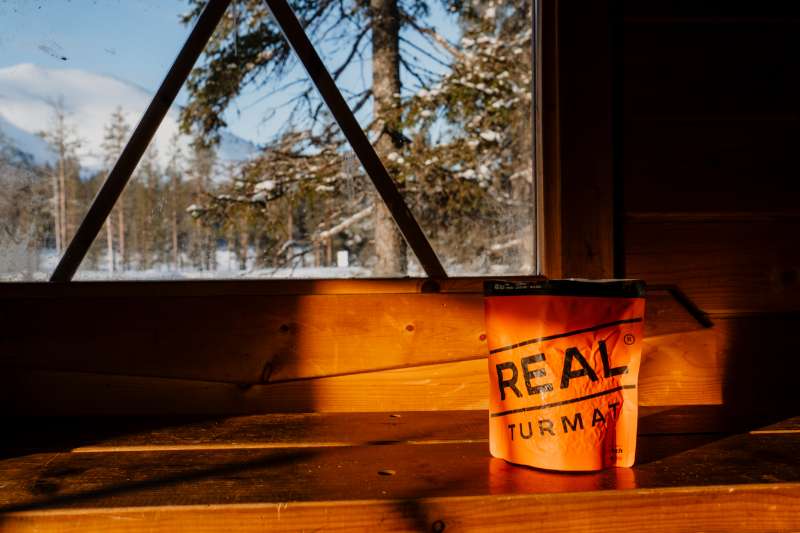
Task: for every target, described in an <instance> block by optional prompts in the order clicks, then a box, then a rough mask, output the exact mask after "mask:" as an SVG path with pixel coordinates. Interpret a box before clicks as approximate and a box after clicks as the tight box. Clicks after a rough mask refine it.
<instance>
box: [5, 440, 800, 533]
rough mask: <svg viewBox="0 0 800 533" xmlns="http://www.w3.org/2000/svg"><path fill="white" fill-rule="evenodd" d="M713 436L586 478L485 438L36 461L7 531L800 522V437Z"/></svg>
mask: <svg viewBox="0 0 800 533" xmlns="http://www.w3.org/2000/svg"><path fill="white" fill-rule="evenodd" d="M712 438H713V437H712ZM708 442H709V437H708V436H698V435H693V436H666V437H665V436H658V437H643V438H641V439H640V442H639V445H638V446H639V449H638V452H639V453H638V457H637V466H635V467H634V468H632V469H624V468H620V469H608V470H605V471H601V472H595V473H588V474H583V475H578V476H576V475H574V474H573V475H570V474H559V473H551V472H544V471H540V470H535V469H528V468H520V467H515V466H512V465H510V464H508V463H506V462H505V461H502V460H498V459H493V458H491V457H489V455H488V450H487V447H486V444H485V443H476V444H464V443H443V444H428V445H416V446H410V445H377V446H351V447H336V448H334V447H328V448H285V449H276V450H211V451H191V452H176V451H161V452H136V453H114V452H111V453H66V454H33V455H27V456H24V457H16V458H8V459H5V460H3V461H0V477H1V478H2V483H0V520H2V522H0V525H2V527H3V530H4V531H7V530H11V529H9V528H10V527H12V526H13V527H19V528H20V529H19V530H24V529H22V528H28V529H29V530H30V529H33V528H40V529H38V531H46V530H54V529H55V528H56V527H57V526H58V525H59V523H58V522H57V521H56V519H57V518H58V519H60V520H61V525H62V526H63V525H65V524H67V523H72V524H76V526H77V525H78V524H79V525H80V526H82V527H83V529H82V530H87V529H88V528H98V527H100V526H101V525H106V526H109V527H110V528H111V529H110V530H111V531H114V530H119V531H126V530H129V529H125V528H127V527H128V526H131V527H133V526H136V527H137V528H138V529H139V530H141V529H142V528H143V527H151V528H154V529H151V530H164V531H167V530H169V531H172V530H181V529H189V528H191V527H197V526H198V524H201V522H200V521H201V520H203V519H205V518H206V516H207V515H205V514H204V511H207V510H209V507H208V506H212V507H211V509H212V510H214V511H215V512H216V515H217V517H218V519H219V520H220V521H219V522H212V523H216V524H217V525H218V526H219V527H223V526H224V525H227V528H230V527H235V526H236V525H239V524H245V523H246V524H250V525H251V526H255V525H257V526H258V527H259V528H260V530H264V529H270V530H271V529H272V528H271V526H273V525H274V526H278V527H283V528H287V529H296V528H297V527H298V526H301V527H302V526H303V525H308V524H310V521H311V520H318V521H317V522H316V523H315V524H314V526H315V527H334V526H337V525H338V526H352V525H353V524H364V525H372V526H377V525H378V524H380V526H379V527H380V528H381V529H382V530H383V529H387V528H388V529H391V528H402V529H409V528H410V529H415V530H429V529H430V528H431V527H433V528H434V530H438V531H441V530H442V526H445V527H447V528H452V529H456V530H457V529H459V528H460V527H464V528H469V527H474V528H477V527H484V528H485V527H487V526H488V525H495V524H501V525H503V526H505V527H507V529H508V530H511V528H512V527H513V529H514V530H518V529H519V524H520V523H525V524H527V525H531V524H533V525H537V524H538V525H539V526H540V527H545V526H547V527H548V529H554V528H555V529H556V530H557V531H565V530H573V528H574V527H576V526H578V527H581V525H582V527H584V528H587V527H590V528H591V530H592V531H597V530H601V531H641V530H646V529H653V528H654V527H656V526H658V528H659V529H660V530H663V529H664V528H667V529H670V530H681V529H685V528H691V529H693V530H696V529H704V530H717V529H719V530H722V529H736V530H739V531H744V530H764V529H765V528H766V529H771V528H786V529H792V528H794V527H797V526H798V525H800V506H798V505H797V503H798V500H799V499H800V483H798V482H800V466H798V463H797V461H796V460H795V458H796V456H797V454H798V453H800V439H798V438H787V437H785V436H772V435H740V436H736V437H730V438H727V439H722V440H717V441H716V442H711V443H708ZM764 483H769V485H765V484H764ZM621 489H625V490H626V492H625V493H624V497H621V494H620V493H619V492H618V491H619V490H621ZM286 502H288V503H286ZM467 504H469V505H467ZM676 505H680V508H681V512H680V513H675V511H674V510H675V507H676ZM256 510H258V511H260V512H258V513H256V512H255V511H256ZM323 510H324V514H323ZM712 510H713V512H711V511H712ZM198 512H199V514H196V513H198ZM239 513H243V516H242V515H240V514H239ZM223 517H224V518H225V519H227V520H225V521H222V520H221V519H222V518H223ZM589 517H593V520H588V518H589ZM732 517H733V518H735V519H736V522H731V521H730V520H732ZM67 518H71V520H69V521H67V520H66V519H67ZM532 519H533V520H534V521H533V522H531V520H532ZM387 520H388V521H389V522H388V523H387ZM436 521H440V525H439V526H435V525H434V523H435V522H436ZM537 521H540V522H537ZM203 525H204V526H209V525H210V524H208V523H203ZM156 527H158V528H162V529H155V528H156ZM170 527H171V528H173V529H164V528H170ZM45 528H50V529H45ZM115 528H117V529H115ZM437 528H438V529H437ZM60 530H61V531H63V530H64V529H63V528H62V529H60ZM76 530H77V529H76ZM587 530H588V529H587Z"/></svg>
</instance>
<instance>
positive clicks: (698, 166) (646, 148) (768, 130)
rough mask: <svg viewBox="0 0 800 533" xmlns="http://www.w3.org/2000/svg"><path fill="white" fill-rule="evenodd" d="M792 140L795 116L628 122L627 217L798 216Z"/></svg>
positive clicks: (797, 125) (799, 121) (799, 129)
mask: <svg viewBox="0 0 800 533" xmlns="http://www.w3.org/2000/svg"><path fill="white" fill-rule="evenodd" d="M781 57H782V56H781ZM678 79H679V78H678ZM687 87H689V86H687ZM732 94H736V95H737V98H741V96H740V95H739V93H738V92H736V91H733V93H732ZM627 96H628V95H627V93H626V99H627ZM662 100H670V99H662ZM797 141H800V113H798V114H797V116H796V117H794V118H791V117H786V118H783V119H780V120H779V119H777V118H776V119H774V120H765V119H764V118H760V117H739V118H730V119H726V120H721V119H720V120H711V119H708V118H704V117H694V116H691V115H690V116H684V117H680V116H675V115H670V116H668V117H665V118H663V119H662V118H659V117H652V118H646V119H637V120H626V121H625V123H624V138H623V143H624V149H625V160H624V164H623V168H622V170H623V173H624V186H625V187H624V188H625V206H626V210H628V211H635V212H656V213H664V212H667V213H669V212H672V211H679V212H695V211H697V212H701V213H707V212H720V213H726V212H751V213H752V212H756V213H758V212H767V213H773V212H778V213H780V212H788V213H797V212H798V209H797V206H798V200H800V186H799V185H798V183H797V180H796V179H795V176H796V175H797V172H798V161H797V160H796V158H794V157H793V151H792V149H793V146H795V145H796V143H797Z"/></svg>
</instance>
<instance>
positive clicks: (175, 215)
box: [171, 173, 180, 271]
mask: <svg viewBox="0 0 800 533" xmlns="http://www.w3.org/2000/svg"><path fill="white" fill-rule="evenodd" d="M171 216H172V268H173V270H176V271H177V270H178V269H179V268H180V265H179V264H178V263H179V252H178V174H177V173H173V174H172V213H171Z"/></svg>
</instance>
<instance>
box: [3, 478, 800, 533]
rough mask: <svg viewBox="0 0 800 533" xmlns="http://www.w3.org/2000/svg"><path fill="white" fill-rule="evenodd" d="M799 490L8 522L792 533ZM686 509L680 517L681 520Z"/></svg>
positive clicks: (522, 497)
mask: <svg viewBox="0 0 800 533" xmlns="http://www.w3.org/2000/svg"><path fill="white" fill-rule="evenodd" d="M798 494H799V492H798V486H797V485H796V484H790V485H785V484H782V485H779V484H772V485H751V486H745V487H736V488H731V487H708V488H681V489H662V490H658V491H651V490H630V491H626V492H625V496H624V497H620V495H618V494H603V495H602V496H597V495H595V494H580V493H579V494H571V495H569V496H568V497H567V496H560V495H559V496H552V495H537V494H519V495H515V496H475V497H457V498H451V497H445V498H420V499H417V500H413V501H405V500H400V501H392V500H388V501H386V500H380V501H362V502H333V503H325V504H318V503H295V502H292V503H288V502H286V503H283V502H281V503H274V504H272V503H269V504H241V505H208V506H207V505H202V506H188V505H187V506H162V507H145V508H113V509H103V510H88V511H83V510H81V511H36V512H29V513H11V514H7V515H5V516H4V517H3V521H2V526H3V531H6V532H7V533H18V532H31V531H36V532H37V533H47V532H57V533H84V532H85V531H103V532H107V533H133V532H139V531H141V530H142V529H143V528H147V530H148V531H152V532H170V533H171V532H182V531H187V532H195V531H231V530H233V531H241V532H243V533H251V532H252V533H261V532H262V531H286V532H295V531H330V530H336V531H341V530H352V531H365V530H380V531H442V530H443V529H442V528H443V527H444V528H446V530H451V529H452V530H454V531H485V530H486V528H487V527H489V526H490V527H491V530H492V531H498V532H506V531H507V532H510V533H514V532H517V531H519V528H520V524H525V526H526V527H531V528H537V529H539V528H541V529H547V530H548V531H552V532H555V533H560V532H578V533H580V532H593V533H594V532H597V533H638V532H648V531H653V532H660V531H664V530H670V531H720V532H722V531H740V532H749V531H753V532H759V533H760V532H763V531H791V530H794V529H797V528H798V527H800V518H798V512H797V509H798ZM676 509H680V512H676V511H675V510H676Z"/></svg>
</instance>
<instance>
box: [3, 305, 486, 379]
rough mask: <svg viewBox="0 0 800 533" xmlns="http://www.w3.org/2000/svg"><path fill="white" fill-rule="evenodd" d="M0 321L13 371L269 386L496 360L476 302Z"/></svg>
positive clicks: (14, 312) (64, 308)
mask: <svg viewBox="0 0 800 533" xmlns="http://www.w3.org/2000/svg"><path fill="white" fill-rule="evenodd" d="M111 310H115V312H112V311H111ZM0 315H1V316H3V317H4V318H5V320H4V323H3V325H2V326H1V327H2V334H1V335H0V365H2V366H5V367H28V368H39V369H45V368H46V369H56V370H72V371H81V372H87V371H88V372H99V373H115V374H127V373H130V374H135V375H141V376H159V377H174V378H184V379H186V378H188V379H199V380H206V381H224V382H231V383H261V382H263V381H266V380H267V379H269V380H272V381H275V380H283V379H292V378H304V377H312V376H319V375H332V374H342V373H348V372H358V371H364V370H374V369H379V368H396V367H404V366H409V365H413V364H420V363H425V362H428V363H430V362H435V361H449V360H462V359H467V358H475V357H481V356H484V355H485V353H486V342H485V336H484V330H483V298H482V296H480V295H476V294H394V295H383V294H360V295H311V296H288V295H275V296H272V297H269V298H264V297H243V296H236V297H193V298H164V299H157V298H126V299H78V298H75V299H68V300H62V299H54V300H50V301H48V302H47V305H43V304H42V302H41V301H40V300H37V299H25V300H15V299H9V300H0ZM87 328H88V329H89V330H90V332H91V333H90V334H87V331H86V330H87ZM298 354H302V357H299V356H298Z"/></svg>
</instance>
